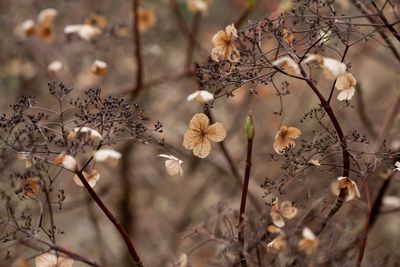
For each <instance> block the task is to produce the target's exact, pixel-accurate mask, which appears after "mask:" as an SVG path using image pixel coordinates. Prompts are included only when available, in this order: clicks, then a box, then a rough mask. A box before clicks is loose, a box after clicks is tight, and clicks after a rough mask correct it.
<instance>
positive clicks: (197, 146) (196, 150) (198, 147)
mask: <svg viewBox="0 0 400 267" xmlns="http://www.w3.org/2000/svg"><path fill="white" fill-rule="evenodd" d="M210 151H211V144H210V141H208V139H207V138H201V139H200V142H197V143H194V146H193V154H194V155H195V156H198V157H199V158H205V157H207V156H208V154H210Z"/></svg>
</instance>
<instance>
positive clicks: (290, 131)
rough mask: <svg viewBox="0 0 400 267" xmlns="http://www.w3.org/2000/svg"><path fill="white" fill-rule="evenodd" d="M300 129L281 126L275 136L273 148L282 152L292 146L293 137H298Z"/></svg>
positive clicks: (279, 152) (277, 151)
mask: <svg viewBox="0 0 400 267" xmlns="http://www.w3.org/2000/svg"><path fill="white" fill-rule="evenodd" d="M300 135H301V131H300V130H299V129H298V128H296V127H287V126H284V125H283V126H281V128H280V129H279V131H278V133H277V134H276V136H275V142H274V150H275V152H276V153H278V154H282V153H283V151H284V150H285V149H287V148H288V147H294V146H295V142H294V141H293V139H296V138H298V137H299V136H300Z"/></svg>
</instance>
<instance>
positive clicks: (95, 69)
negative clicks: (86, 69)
mask: <svg viewBox="0 0 400 267" xmlns="http://www.w3.org/2000/svg"><path fill="white" fill-rule="evenodd" d="M107 70H108V68H107V63H106V62H104V61H101V60H95V61H94V62H93V64H92V68H91V72H92V73H93V74H94V75H99V76H100V75H105V74H106V73H107Z"/></svg>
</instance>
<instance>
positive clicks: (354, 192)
mask: <svg viewBox="0 0 400 267" xmlns="http://www.w3.org/2000/svg"><path fill="white" fill-rule="evenodd" d="M355 197H358V198H360V197H361V195H360V191H359V190H358V187H357V184H356V183H355V182H354V181H353V180H351V179H350V178H349V181H348V183H347V198H346V201H350V200H352V199H354V198H355Z"/></svg>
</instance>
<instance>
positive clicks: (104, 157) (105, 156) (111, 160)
mask: <svg viewBox="0 0 400 267" xmlns="http://www.w3.org/2000/svg"><path fill="white" fill-rule="evenodd" d="M120 158H121V153H119V152H118V151H115V150H113V149H100V150H97V151H96V152H95V153H94V160H95V161H97V162H106V163H107V164H109V165H110V166H112V167H116V166H117V164H118V161H119V159H120Z"/></svg>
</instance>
